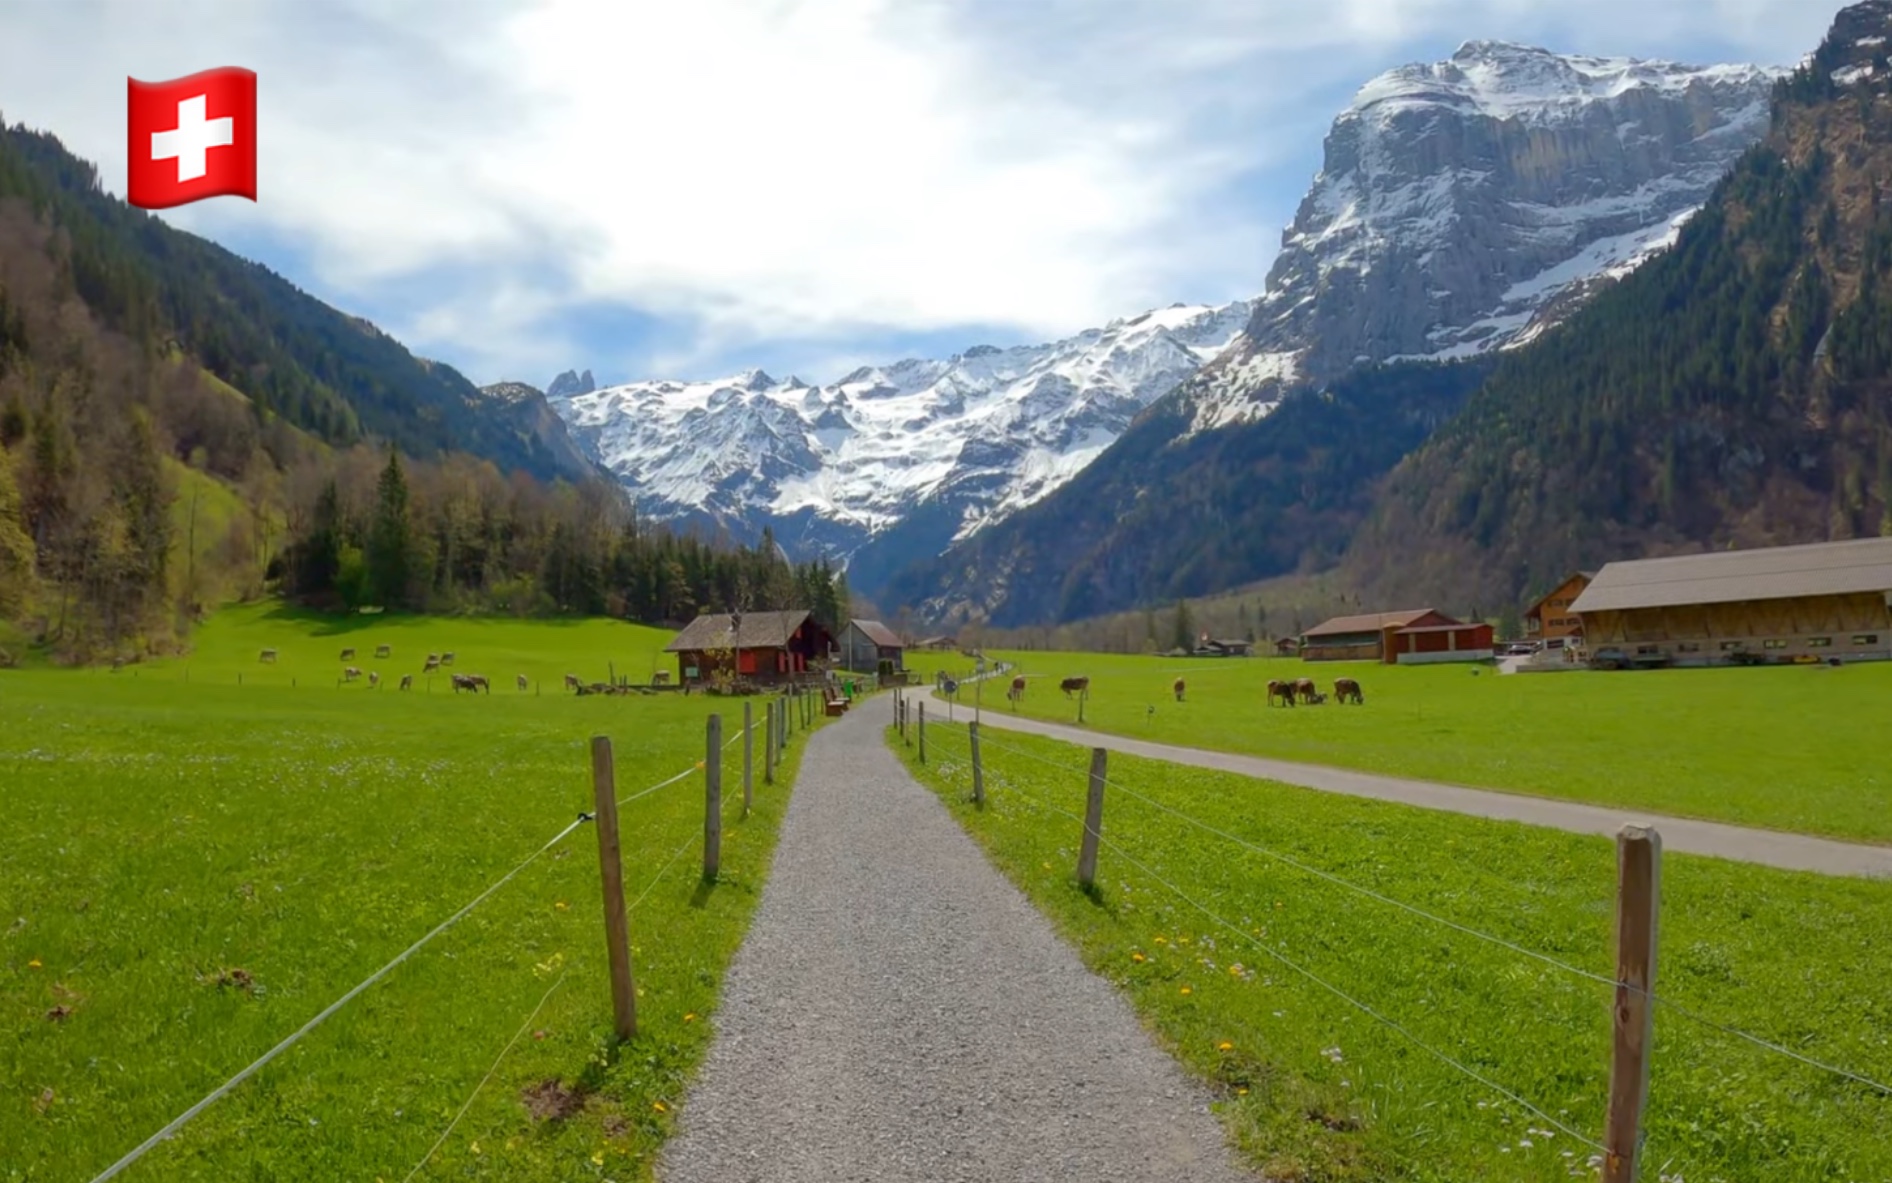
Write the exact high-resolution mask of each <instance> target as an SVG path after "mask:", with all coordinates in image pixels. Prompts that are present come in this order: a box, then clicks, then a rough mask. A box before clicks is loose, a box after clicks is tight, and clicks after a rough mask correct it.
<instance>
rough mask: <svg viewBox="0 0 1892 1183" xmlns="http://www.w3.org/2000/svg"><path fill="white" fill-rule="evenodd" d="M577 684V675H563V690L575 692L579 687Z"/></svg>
mask: <svg viewBox="0 0 1892 1183" xmlns="http://www.w3.org/2000/svg"><path fill="white" fill-rule="evenodd" d="M579 684H580V683H579V681H578V675H577V674H566V675H565V689H567V690H576V689H578V687H579Z"/></svg>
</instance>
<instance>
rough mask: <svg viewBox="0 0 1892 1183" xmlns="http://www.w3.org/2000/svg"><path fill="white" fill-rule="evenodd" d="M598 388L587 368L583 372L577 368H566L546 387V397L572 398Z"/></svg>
mask: <svg viewBox="0 0 1892 1183" xmlns="http://www.w3.org/2000/svg"><path fill="white" fill-rule="evenodd" d="M596 389H598V384H597V383H596V382H594V381H592V378H591V371H590V370H586V371H585V372H584V373H582V374H580V373H579V372H578V371H577V370H566V371H565V372H564V373H563V374H560V375H559V376H558V377H556V378H554V379H552V384H551V385H550V386H547V387H546V388H545V397H546V398H551V399H560V398H572V397H573V396H575V395H580V394H590V393H591V392H592V391H594V390H596Z"/></svg>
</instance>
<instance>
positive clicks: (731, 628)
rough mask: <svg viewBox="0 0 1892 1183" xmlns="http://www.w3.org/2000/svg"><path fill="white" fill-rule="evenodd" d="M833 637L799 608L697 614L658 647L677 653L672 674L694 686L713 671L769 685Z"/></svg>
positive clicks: (788, 676) (788, 677)
mask: <svg viewBox="0 0 1892 1183" xmlns="http://www.w3.org/2000/svg"><path fill="white" fill-rule="evenodd" d="M833 645H834V637H833V636H832V635H831V634H830V633H829V632H828V630H827V629H825V628H822V627H821V625H820V623H819V622H817V621H816V620H815V619H814V618H813V617H812V616H810V615H809V614H808V612H807V611H806V610H805V609H795V610H790V611H787V612H739V613H735V614H733V615H731V614H726V613H717V614H713V615H704V616H699V617H697V618H696V619H695V620H693V621H691V622H690V624H689V626H688V627H687V628H685V629H684V630H683V631H682V632H680V633H678V634H677V635H676V639H675V640H672V641H671V642H670V643H669V644H668V645H665V646H664V652H666V653H674V654H676V655H677V675H678V679H679V680H680V681H681V682H682V684H683V685H685V686H700V685H703V684H704V683H706V682H708V681H709V680H710V678H711V677H712V676H713V675H714V674H716V673H718V672H725V671H726V672H729V673H733V674H735V675H737V676H739V677H743V678H747V679H749V680H750V681H753V682H759V683H762V684H764V685H770V684H774V683H779V682H787V681H793V680H794V679H795V678H796V677H797V676H798V675H801V674H804V673H806V672H807V671H808V667H809V664H810V663H811V662H814V661H818V660H822V659H825V658H826V657H827V656H828V651H829V650H830V649H831V648H832V647H833Z"/></svg>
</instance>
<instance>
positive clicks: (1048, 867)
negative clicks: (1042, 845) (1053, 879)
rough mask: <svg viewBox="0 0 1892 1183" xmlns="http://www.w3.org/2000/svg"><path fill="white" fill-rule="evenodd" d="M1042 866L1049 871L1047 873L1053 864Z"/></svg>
mask: <svg viewBox="0 0 1892 1183" xmlns="http://www.w3.org/2000/svg"><path fill="white" fill-rule="evenodd" d="M1041 865H1042V866H1043V867H1044V869H1045V870H1047V871H1049V870H1050V869H1051V864H1050V863H1043V864H1041Z"/></svg>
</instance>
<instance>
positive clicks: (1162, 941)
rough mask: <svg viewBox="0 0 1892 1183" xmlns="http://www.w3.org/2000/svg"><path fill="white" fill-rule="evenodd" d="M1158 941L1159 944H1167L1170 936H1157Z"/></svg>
mask: <svg viewBox="0 0 1892 1183" xmlns="http://www.w3.org/2000/svg"><path fill="white" fill-rule="evenodd" d="M1156 943H1157V944H1159V945H1167V944H1169V938H1168V937H1157V938H1156Z"/></svg>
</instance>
